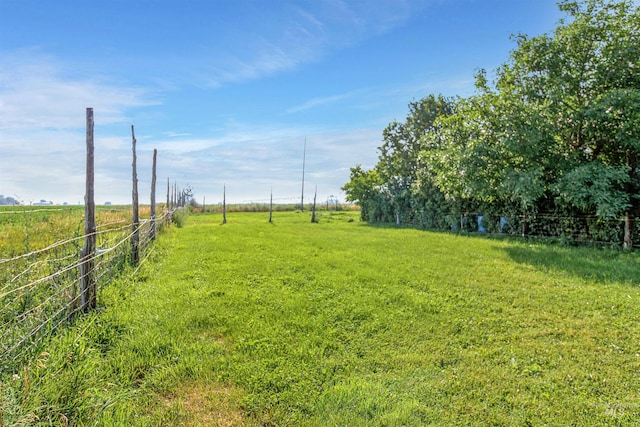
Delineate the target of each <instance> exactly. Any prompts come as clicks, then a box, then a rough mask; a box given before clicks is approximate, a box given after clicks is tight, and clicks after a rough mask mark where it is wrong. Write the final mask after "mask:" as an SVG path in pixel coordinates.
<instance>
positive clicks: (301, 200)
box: [300, 136, 307, 212]
mask: <svg viewBox="0 0 640 427" xmlns="http://www.w3.org/2000/svg"><path fill="white" fill-rule="evenodd" d="M306 160H307V137H306V136H305V137H304V151H303V153H302V195H301V196H300V212H304V166H305V162H306Z"/></svg>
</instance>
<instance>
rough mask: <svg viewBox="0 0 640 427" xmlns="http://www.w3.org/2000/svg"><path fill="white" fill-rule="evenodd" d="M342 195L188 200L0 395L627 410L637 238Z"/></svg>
mask: <svg viewBox="0 0 640 427" xmlns="http://www.w3.org/2000/svg"><path fill="white" fill-rule="evenodd" d="M355 215H357V213H356V214H354V213H350V214H347V213H340V212H337V213H332V215H331V216H329V215H327V214H326V213H325V214H323V216H321V218H320V223H318V224H312V223H310V222H309V218H310V214H309V213H307V212H304V213H277V214H276V215H274V224H269V223H268V221H267V220H268V214H264V213H230V214H228V215H227V220H228V222H227V224H225V225H221V222H222V217H221V215H191V216H190V217H189V218H188V221H187V224H186V225H185V227H183V228H175V227H173V228H172V229H170V230H169V231H168V232H166V233H164V234H163V235H162V236H161V238H160V240H159V241H158V243H157V249H156V251H155V253H154V254H153V255H152V256H151V257H150V259H148V260H147V261H146V262H145V263H144V264H143V266H142V268H141V269H140V270H139V271H138V272H137V273H136V276H135V278H134V279H132V280H124V281H122V282H120V283H116V284H113V285H111V286H110V287H108V288H106V289H105V290H104V291H103V292H102V294H101V300H102V303H103V306H104V311H101V312H100V313H98V314H96V315H93V316H90V317H89V318H87V319H84V320H83V321H80V322H79V323H78V325H76V326H75V327H74V328H72V329H69V330H68V332H67V333H65V334H62V336H61V337H60V338H58V339H56V340H53V341H52V343H51V344H49V348H47V352H46V354H44V355H43V356H42V359H43V360H42V366H39V365H36V364H34V365H33V366H32V367H30V368H29V369H30V374H27V372H26V371H25V372H24V373H21V375H23V374H26V376H29V375H31V377H32V378H31V379H30V388H31V390H30V391H29V390H27V393H26V394H25V389H24V388H25V384H24V381H23V380H17V379H16V380H15V381H14V383H12V385H10V386H9V388H7V386H5V388H4V389H3V390H4V391H3V393H4V395H6V396H9V397H10V398H11V399H13V401H14V404H15V405H18V403H19V402H23V403H22V405H23V408H31V411H32V414H31V415H32V416H38V417H39V419H40V420H41V421H43V420H44V421H46V420H49V422H51V423H53V424H56V423H60V424H64V420H65V419H66V420H68V421H70V422H73V423H74V424H78V425H83V424H86V425H92V424H98V425H121V424H123V423H124V424H127V425H194V426H196V425H221V426H230V425H237V426H242V425H246V426H251V425H273V426H426V425H443V426H448V425H469V426H475V425H477V426H485V425H532V426H538V425H558V426H564V425H579V426H589V425H593V426H602V425H640V256H639V255H638V253H637V252H636V253H623V252H620V251H612V250H599V249H588V248H566V247H559V246H549V245H543V244H534V243H530V242H523V241H520V242H514V241H509V240H500V239H490V238H484V237H473V236H459V235H455V234H446V233H433V232H426V231H420V230H414V229H405V228H397V227H376V226H370V225H367V224H365V223H361V222H359V221H357V216H355ZM349 218H355V221H352V222H350V221H348V219H349ZM7 390H9V391H7ZM25 396H26V397H25ZM7 408H11V406H10V405H8V406H7ZM21 416H22V417H23V418H24V417H26V416H29V414H27V415H25V414H22V415H21ZM5 417H7V410H6V409H5ZM16 417H18V415H16ZM16 419H17V418H16Z"/></svg>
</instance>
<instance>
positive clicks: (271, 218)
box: [269, 188, 273, 223]
mask: <svg viewBox="0 0 640 427" xmlns="http://www.w3.org/2000/svg"><path fill="white" fill-rule="evenodd" d="M269 222H271V223H273V188H272V189H271V197H270V198H269Z"/></svg>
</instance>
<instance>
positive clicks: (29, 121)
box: [0, 50, 158, 132]
mask: <svg viewBox="0 0 640 427" xmlns="http://www.w3.org/2000/svg"><path fill="white" fill-rule="evenodd" d="M0 73H1V76H0V81H1V87H0V90H1V93H2V102H1V103H0V129H1V130H2V131H3V132H5V131H7V130H17V129H30V130H34V129H50V130H51V129H70V128H77V127H79V126H83V125H84V121H83V119H82V118H81V119H80V120H79V119H78V116H80V117H82V116H83V114H84V113H83V111H84V109H85V108H86V107H93V108H94V109H95V111H96V112H98V111H99V114H100V122H101V123H103V124H109V123H115V122H123V121H126V119H127V114H126V113H127V110H129V109H131V108H136V107H143V106H150V105H154V104H157V103H158V102H157V101H156V100H154V99H153V98H152V97H151V94H150V93H148V92H147V91H146V90H144V89H141V88H136V87H128V86H126V85H118V84H116V83H114V82H109V81H107V80H105V79H100V78H95V79H88V78H84V79H78V78H74V77H72V76H69V75H66V74H70V73H69V70H67V71H66V73H65V70H63V69H62V67H61V66H59V65H58V64H57V63H56V61H55V60H54V59H53V58H51V57H48V56H45V55H39V54H38V52H37V51H36V52H34V51H33V50H29V51H23V52H19V53H13V54H11V53H10V54H7V53H5V54H4V56H3V61H2V69H1V71H0Z"/></svg>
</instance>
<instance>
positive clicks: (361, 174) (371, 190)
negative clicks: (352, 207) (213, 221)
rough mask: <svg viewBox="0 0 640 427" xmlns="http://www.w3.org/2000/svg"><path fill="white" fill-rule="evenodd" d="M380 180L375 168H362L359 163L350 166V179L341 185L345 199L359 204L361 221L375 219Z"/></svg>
mask: <svg viewBox="0 0 640 427" xmlns="http://www.w3.org/2000/svg"><path fill="white" fill-rule="evenodd" d="M381 184H382V181H381V179H380V176H379V175H378V172H377V171H375V170H368V171H367V170H364V169H362V167H361V166H360V165H357V166H356V167H354V168H351V174H350V180H349V182H347V183H346V184H345V185H343V186H342V188H341V189H342V191H344V192H345V193H346V200H347V201H348V202H353V203H355V204H357V205H358V206H360V218H361V219H362V220H363V221H372V220H375V219H376V215H375V210H376V207H377V205H378V202H379V200H380V197H381V195H380V185H381Z"/></svg>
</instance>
